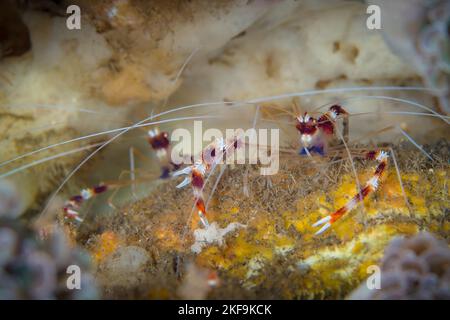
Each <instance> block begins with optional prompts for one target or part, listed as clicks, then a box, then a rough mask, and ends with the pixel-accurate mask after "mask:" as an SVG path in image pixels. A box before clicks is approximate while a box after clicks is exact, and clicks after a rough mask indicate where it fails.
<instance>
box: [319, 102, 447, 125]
mask: <svg viewBox="0 0 450 320" xmlns="http://www.w3.org/2000/svg"><path fill="white" fill-rule="evenodd" d="M359 99H367V100H368V99H378V100H390V101H395V102H401V103H405V104H409V105H412V106H415V107H418V108H420V109H423V110H426V111H429V112H431V113H432V114H434V115H435V116H437V117H438V118H440V119H442V120H443V121H444V122H445V123H447V124H450V121H449V120H447V118H448V117H446V116H444V115H442V114H440V113H439V112H436V111H435V110H433V109H431V108H430V107H427V106H425V105H423V104H421V103H418V102H415V101H411V100H408V99H402V98H395V97H389V96H356V97H349V98H345V99H342V100H339V101H338V102H336V101H334V102H330V103H327V104H324V105H321V106H319V107H318V108H316V109H314V111H318V110H320V109H322V108H324V107H326V106H330V105H332V104H335V103H345V102H348V101H351V100H359Z"/></svg>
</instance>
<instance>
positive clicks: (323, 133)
mask: <svg viewBox="0 0 450 320" xmlns="http://www.w3.org/2000/svg"><path fill="white" fill-rule="evenodd" d="M348 115H349V114H348V112H347V111H345V110H344V108H342V107H341V106H340V105H332V106H331V107H330V109H329V110H328V111H327V112H326V113H324V114H323V115H321V116H320V117H319V118H318V119H315V118H314V117H312V116H310V115H309V114H308V113H305V114H304V115H303V116H299V117H297V124H296V128H297V130H298V131H299V133H300V141H301V143H302V145H303V147H302V149H301V151H300V154H309V155H310V154H311V153H318V154H320V155H324V154H325V153H326V150H327V147H328V142H329V141H330V139H331V138H332V137H334V136H335V134H336V120H337V119H338V118H339V117H342V116H343V117H345V120H344V130H346V129H348V122H347V116H348ZM344 143H345V142H344ZM388 157H389V156H388V153H387V152H386V151H383V150H376V151H369V152H367V153H366V156H365V158H366V159H367V160H376V161H377V162H378V163H379V164H378V166H377V168H376V169H375V172H374V174H373V176H372V178H371V179H369V181H367V183H366V185H365V186H364V187H363V188H362V189H361V190H360V192H359V193H358V194H356V195H355V196H353V198H352V199H351V200H350V201H349V202H347V204H346V205H345V206H343V207H342V208H340V209H338V210H337V211H335V212H334V213H332V214H330V215H328V216H326V217H325V218H323V219H320V220H319V221H317V222H316V223H314V224H313V227H317V226H320V225H323V226H322V227H321V228H320V230H319V231H317V232H316V235H319V234H321V233H323V232H324V231H325V230H327V229H328V228H329V227H330V226H331V225H332V224H333V223H334V222H336V221H337V220H338V219H339V218H340V217H342V216H343V215H344V214H345V213H347V212H349V211H351V210H352V209H353V208H355V207H356V205H357V204H358V203H359V202H361V201H363V200H364V199H365V198H366V197H367V196H368V195H369V194H370V193H373V192H375V191H376V190H377V189H378V186H379V183H380V179H381V176H382V175H383V173H384V172H385V170H386V168H387V165H388V162H387V159H388Z"/></svg>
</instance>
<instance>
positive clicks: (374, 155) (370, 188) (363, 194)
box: [313, 150, 389, 235]
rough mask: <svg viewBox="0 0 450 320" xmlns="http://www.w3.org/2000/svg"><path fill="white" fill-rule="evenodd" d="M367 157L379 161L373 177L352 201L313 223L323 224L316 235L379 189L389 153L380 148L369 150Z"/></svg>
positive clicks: (315, 224)
mask: <svg viewBox="0 0 450 320" xmlns="http://www.w3.org/2000/svg"><path fill="white" fill-rule="evenodd" d="M365 157H366V159H367V160H376V161H377V162H378V166H377V167H376V169H375V172H374V174H373V176H372V178H370V179H369V181H367V182H366V184H365V186H364V187H363V188H361V190H360V192H359V193H358V194H356V195H355V196H354V197H353V198H352V199H351V200H350V201H348V202H347V203H346V204H345V205H344V206H343V207H342V208H340V209H338V210H337V211H335V212H333V213H332V214H330V215H328V216H326V217H325V218H322V219H320V220H319V221H317V222H316V223H314V224H313V227H318V226H321V225H322V227H321V228H320V229H319V231H317V232H316V233H315V234H316V235H319V234H321V233H323V232H324V231H326V230H327V229H328V228H329V227H331V225H332V224H333V223H334V222H336V221H337V220H338V219H339V218H341V217H342V216H343V215H344V214H346V213H347V212H350V211H351V210H353V209H354V208H355V207H356V206H357V205H358V203H359V202H361V201H363V200H364V199H365V198H367V196H368V195H369V194H371V193H373V192H375V191H376V190H377V189H378V186H379V183H380V179H381V177H382V175H383V173H384V172H385V170H386V168H387V165H388V157H389V155H388V153H387V152H386V151H383V150H379V151H369V152H367V153H366V156H365Z"/></svg>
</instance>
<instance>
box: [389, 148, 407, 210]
mask: <svg viewBox="0 0 450 320" xmlns="http://www.w3.org/2000/svg"><path fill="white" fill-rule="evenodd" d="M389 151H390V153H391V155H392V161H393V162H394V167H395V172H396V174H397V179H398V182H399V184H400V189H401V191H402V196H403V199H404V200H405V204H406V206H407V207H408V210H409V213H412V209H411V205H410V204H409V201H408V197H407V196H406V192H405V188H404V187H403V181H402V176H401V174H400V169H399V168H398V164H397V159H396V157H395V153H394V149H392V147H390V148H389Z"/></svg>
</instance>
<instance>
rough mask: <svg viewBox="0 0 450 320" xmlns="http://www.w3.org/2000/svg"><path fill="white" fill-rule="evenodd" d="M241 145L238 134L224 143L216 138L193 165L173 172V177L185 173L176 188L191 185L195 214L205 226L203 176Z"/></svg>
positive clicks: (206, 221)
mask: <svg viewBox="0 0 450 320" xmlns="http://www.w3.org/2000/svg"><path fill="white" fill-rule="evenodd" d="M241 145H242V141H241V140H240V137H239V136H235V137H234V138H233V139H230V141H228V143H225V140H224V139H223V138H219V139H216V140H215V141H214V142H212V143H211V144H209V145H208V146H207V147H206V148H205V149H204V150H203V151H202V152H201V155H200V159H198V160H197V161H195V163H194V164H193V165H191V166H188V167H186V168H184V169H182V170H179V171H176V172H174V173H173V176H174V177H176V176H180V175H187V177H185V178H184V180H183V181H182V182H181V183H180V184H179V185H177V188H183V187H185V186H187V185H189V184H191V185H192V190H193V192H194V198H195V206H196V208H197V214H198V216H199V217H200V221H201V222H202V224H203V226H204V227H205V228H206V227H208V226H209V222H208V219H207V218H206V206H205V201H204V198H203V189H204V186H205V178H206V176H207V175H208V174H210V173H211V171H212V169H213V168H214V167H215V166H216V165H218V164H220V163H221V161H223V160H226V159H227V158H228V157H230V156H231V155H232V154H233V152H234V151H235V150H237V149H238V148H240V146H241Z"/></svg>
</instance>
